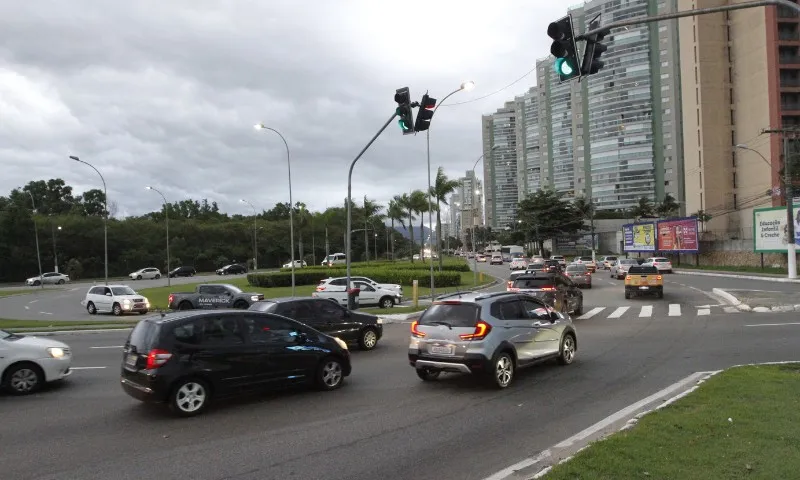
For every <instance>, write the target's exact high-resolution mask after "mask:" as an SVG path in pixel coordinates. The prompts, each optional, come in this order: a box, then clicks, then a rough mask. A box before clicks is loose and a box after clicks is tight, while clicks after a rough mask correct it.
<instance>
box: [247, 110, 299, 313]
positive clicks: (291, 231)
mask: <svg viewBox="0 0 800 480" xmlns="http://www.w3.org/2000/svg"><path fill="white" fill-rule="evenodd" d="M254 128H255V129H256V130H269V131H271V132H275V133H277V134H278V136H279V137H281V140H283V144H284V145H285V146H286V165H287V167H288V168H289V243H290V244H291V247H290V252H291V253H290V255H289V257H290V260H291V262H290V263H291V265H292V297H294V290H295V282H294V213H293V212H294V203H292V157H291V156H290V154H289V144H288V143H286V139H285V138H283V135H281V132H279V131H277V130H275V129H274V128H270V127H267V126H265V125H264V124H263V123H258V124H256V125H254Z"/></svg>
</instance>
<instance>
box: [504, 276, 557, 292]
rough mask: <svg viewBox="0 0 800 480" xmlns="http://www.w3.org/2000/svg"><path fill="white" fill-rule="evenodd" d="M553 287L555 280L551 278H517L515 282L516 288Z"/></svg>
mask: <svg viewBox="0 0 800 480" xmlns="http://www.w3.org/2000/svg"><path fill="white" fill-rule="evenodd" d="M552 286H553V279H552V278H550V277H540V278H517V279H516V280H514V288H526V289H528V288H530V289H537V288H544V287H552Z"/></svg>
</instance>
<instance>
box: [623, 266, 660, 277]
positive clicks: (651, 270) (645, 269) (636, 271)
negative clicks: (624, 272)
mask: <svg viewBox="0 0 800 480" xmlns="http://www.w3.org/2000/svg"><path fill="white" fill-rule="evenodd" d="M628 274H630V275H657V274H658V269H657V268H656V267H652V266H644V265H632V266H631V268H629V269H628Z"/></svg>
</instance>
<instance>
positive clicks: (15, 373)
mask: <svg viewBox="0 0 800 480" xmlns="http://www.w3.org/2000/svg"><path fill="white" fill-rule="evenodd" d="M44 381H45V380H44V372H43V371H42V369H41V368H40V367H39V365H36V364H35V363H31V362H20V363H18V364H16V365H12V366H11V367H10V368H9V369H8V370H6V373H5V375H3V381H2V387H3V388H4V389H5V390H6V391H8V392H11V394H12V395H30V394H31V393H35V392H36V391H37V390H39V389H40V388H41V387H42V385H43V384H44Z"/></svg>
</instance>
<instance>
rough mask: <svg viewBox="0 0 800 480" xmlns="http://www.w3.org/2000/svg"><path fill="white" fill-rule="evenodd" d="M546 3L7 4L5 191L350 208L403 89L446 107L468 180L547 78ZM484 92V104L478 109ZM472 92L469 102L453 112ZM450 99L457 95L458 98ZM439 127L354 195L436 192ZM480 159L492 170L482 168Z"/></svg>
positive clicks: (382, 146)
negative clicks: (505, 120)
mask: <svg viewBox="0 0 800 480" xmlns="http://www.w3.org/2000/svg"><path fill="white" fill-rule="evenodd" d="M567 7H568V4H567V3H562V2H552V1H548V2H545V1H543V0H507V1H495V2H486V1H473V0H461V1H451V0H438V1H435V2H434V1H422V0H419V1H416V0H414V1H405V2H387V1H375V0H372V1H369V0H339V1H333V0H331V1H324V0H315V1H308V0H263V1H260V2H257V1H251V0H222V1H216V0H204V1H201V2H196V1H188V0H169V1H163V0H162V1H154V0H137V1H136V2H118V1H112V0H71V1H69V2H64V1H55V0H37V1H33V2H3V3H2V4H0V166H2V171H3V175H2V176H0V195H7V194H8V192H9V191H10V190H11V189H13V188H17V187H22V186H23V185H25V184H26V183H28V182H29V181H31V180H46V179H49V178H62V179H64V181H65V182H66V183H67V184H69V185H72V186H73V187H74V189H75V192H76V193H78V194H79V193H80V192H83V191H85V190H88V189H91V188H101V187H102V184H101V183H100V178H99V177H98V175H97V174H96V173H95V172H94V171H93V170H92V169H91V168H90V167H88V166H86V165H83V164H80V163H78V162H75V161H72V160H70V159H69V156H70V155H75V156H78V157H80V158H81V159H82V160H85V161H87V162H90V163H91V164H92V165H94V166H95V167H96V168H97V169H98V170H99V171H100V172H101V173H102V174H103V176H104V177H105V180H106V183H107V187H108V201H109V202H110V203H115V204H116V206H117V215H118V216H127V215H141V214H143V213H146V212H149V211H153V210H159V209H160V208H161V202H162V200H161V198H160V197H159V196H158V195H157V194H156V193H154V192H152V191H149V190H146V188H145V187H146V186H153V187H155V188H157V189H159V190H160V191H161V192H163V193H164V195H165V196H166V197H167V200H168V201H179V200H184V199H187V198H191V199H202V198H207V199H208V200H209V201H215V202H217V203H218V205H219V207H220V209H221V210H223V211H225V212H228V213H231V214H236V213H239V214H245V215H246V214H250V212H251V211H252V210H251V209H250V207H249V206H247V205H246V204H244V203H241V202H240V199H246V200H247V201H248V202H250V203H252V204H253V205H255V207H256V208H257V209H265V210H268V209H270V208H271V207H273V206H274V205H275V204H276V203H279V202H287V201H288V200H289V182H288V176H289V175H288V173H289V172H288V168H287V156H286V148H285V147H284V144H283V142H282V141H281V139H280V137H279V136H278V135H277V134H275V133H273V132H271V131H268V130H258V131H257V130H255V129H253V125H254V124H256V123H260V122H263V123H264V124H265V125H266V126H268V127H271V128H274V129H276V130H278V131H279V132H281V134H282V135H283V136H284V138H285V139H286V141H287V143H288V146H289V150H290V155H291V177H292V196H293V198H292V200H293V201H294V202H304V203H305V204H306V205H307V206H308V207H309V208H310V209H311V210H324V209H325V208H326V207H327V206H338V205H343V204H344V198H345V197H346V196H347V173H348V169H349V166H350V163H351V162H352V160H353V159H354V158H355V156H356V155H357V154H358V152H359V151H360V150H361V149H362V148H363V147H364V146H365V145H366V143H367V142H368V141H369V140H370V138H372V136H373V135H374V134H375V133H376V132H377V131H378V130H379V129H380V127H381V126H382V125H383V124H384V123H385V122H386V120H387V119H388V118H389V116H390V115H392V113H393V112H394V109H395V107H396V103H395V102H394V93H395V90H396V89H398V88H400V87H405V86H407V87H409V88H410V89H411V97H412V100H419V99H420V97H421V96H422V95H423V94H424V93H425V92H426V91H428V92H429V94H430V95H431V96H433V97H434V98H437V99H440V100H441V99H442V98H443V97H444V96H445V95H447V94H448V93H450V92H452V91H454V90H456V89H458V88H459V85H460V84H461V83H462V82H463V81H465V80H472V81H474V82H475V88H474V89H473V90H472V91H469V92H466V91H462V92H458V93H456V94H454V95H453V96H451V97H450V99H448V100H447V102H446V103H445V104H444V106H442V107H441V108H440V109H439V110H438V111H437V112H436V116H435V117H434V119H433V122H432V127H431V130H430V147H431V175H432V176H435V174H436V169H437V168H438V167H439V166H442V167H443V168H444V170H445V173H446V174H447V175H448V176H449V177H451V178H457V177H460V176H463V175H464V173H465V171H466V170H468V169H470V168H471V167H472V165H473V164H474V163H475V160H476V159H477V158H478V157H479V156H480V155H481V153H482V150H481V115H482V114H488V113H492V112H494V111H495V110H496V109H497V108H499V107H501V106H502V105H503V103H504V102H505V101H507V100H511V99H512V98H513V97H514V96H515V95H521V94H522V93H524V92H525V91H526V90H527V89H528V88H530V87H531V86H533V85H534V84H535V73H530V74H529V75H527V76H526V77H525V78H524V79H522V80H521V81H519V82H518V83H516V84H515V85H513V86H511V87H509V88H507V89H505V90H503V91H501V92H499V93H496V94H494V95H490V96H488V97H487V98H484V99H480V98H481V97H483V96H486V95H489V94H492V93H493V92H495V91H497V90H499V89H502V88H503V87H505V86H507V85H508V84H510V83H512V82H514V81H515V80H517V79H519V78H520V77H522V76H523V75H525V74H526V73H527V72H530V71H531V70H532V69H533V68H534V66H535V62H536V59H539V58H543V57H546V56H547V55H548V53H549V47H550V39H549V38H548V37H547V35H546V31H547V24H548V23H549V22H551V21H553V20H556V19H557V18H559V17H560V16H563V15H564V14H565V13H566V9H567ZM473 100H474V101H473ZM459 102H468V103H463V104H460V105H455V103H459ZM448 104H450V105H449V106H448ZM425 153H426V149H425V134H417V135H407V136H404V135H402V133H401V131H400V128H399V126H397V124H396V122H392V124H390V125H389V127H388V128H387V129H386V130H385V131H384V133H383V134H382V135H381V136H380V137H379V138H378V139H377V140H376V141H375V143H374V144H373V145H372V146H371V147H370V149H369V150H368V151H367V152H366V153H365V154H364V156H363V157H362V158H361V159H360V160H359V162H358V163H357V164H356V166H355V169H354V172H353V198H354V199H362V198H363V196H364V195H366V196H368V197H369V198H370V199H373V200H377V201H378V202H379V203H382V204H384V205H385V204H386V203H387V202H388V200H389V199H391V198H392V196H394V195H395V194H399V193H403V192H409V191H411V190H413V189H423V190H424V189H425V188H426V187H427V184H428V183H427V182H428V172H427V163H426V155H425ZM481 171H482V168H481V166H480V164H479V166H478V175H479V176H481Z"/></svg>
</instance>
